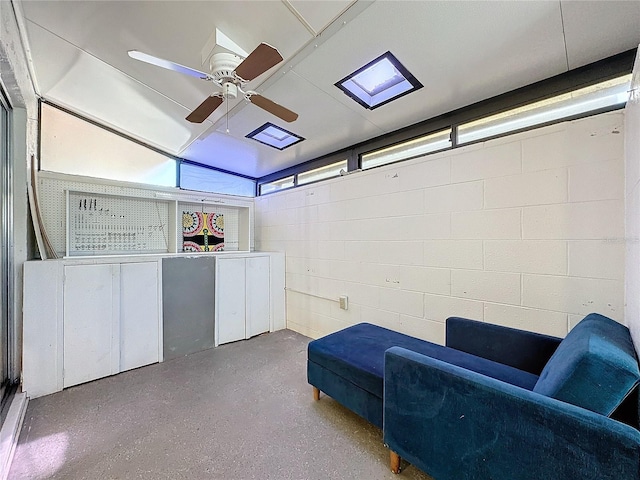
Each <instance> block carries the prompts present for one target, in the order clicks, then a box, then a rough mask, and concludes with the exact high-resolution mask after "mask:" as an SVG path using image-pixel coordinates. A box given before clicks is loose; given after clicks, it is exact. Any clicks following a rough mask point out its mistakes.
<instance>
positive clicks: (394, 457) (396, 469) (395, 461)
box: [389, 450, 400, 473]
mask: <svg viewBox="0 0 640 480" xmlns="http://www.w3.org/2000/svg"><path fill="white" fill-rule="evenodd" d="M389 458H390V459H391V471H392V472H393V473H400V455H398V454H397V453H396V452H393V451H391V450H389Z"/></svg>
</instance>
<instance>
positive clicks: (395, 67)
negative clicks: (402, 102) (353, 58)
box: [335, 52, 422, 110]
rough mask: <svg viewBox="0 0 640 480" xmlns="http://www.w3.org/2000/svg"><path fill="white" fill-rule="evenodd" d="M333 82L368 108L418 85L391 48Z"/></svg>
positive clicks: (392, 98)
mask: <svg viewBox="0 0 640 480" xmlns="http://www.w3.org/2000/svg"><path fill="white" fill-rule="evenodd" d="M335 85H336V87H338V88H339V89H340V90H342V91H343V92H344V93H345V94H347V95H348V96H350V97H351V98H353V99H354V100H355V101H356V102H358V103H359V104H360V105H362V106H363V107H365V108H368V109H369V110H373V109H374V108H378V107H380V106H382V105H384V104H385V103H389V102H390V101H392V100H395V99H396V98H399V97H402V96H403V95H406V94H408V93H411V92H413V91H414V90H418V89H420V88H422V84H421V83H420V82H419V81H418V80H417V79H416V77H414V76H413V75H411V73H410V72H409V71H408V70H407V69H406V68H404V66H403V65H402V64H401V63H400V62H399V61H398V59H397V58H396V57H394V56H393V54H392V53H391V52H387V53H385V54H383V55H380V56H379V57H378V58H376V59H375V60H373V61H371V62H369V63H368V64H367V65H365V66H364V67H362V68H360V69H358V70H356V71H355V72H353V73H352V74H350V75H348V76H346V77H345V78H343V79H342V80H340V81H339V82H338V83H336V84H335Z"/></svg>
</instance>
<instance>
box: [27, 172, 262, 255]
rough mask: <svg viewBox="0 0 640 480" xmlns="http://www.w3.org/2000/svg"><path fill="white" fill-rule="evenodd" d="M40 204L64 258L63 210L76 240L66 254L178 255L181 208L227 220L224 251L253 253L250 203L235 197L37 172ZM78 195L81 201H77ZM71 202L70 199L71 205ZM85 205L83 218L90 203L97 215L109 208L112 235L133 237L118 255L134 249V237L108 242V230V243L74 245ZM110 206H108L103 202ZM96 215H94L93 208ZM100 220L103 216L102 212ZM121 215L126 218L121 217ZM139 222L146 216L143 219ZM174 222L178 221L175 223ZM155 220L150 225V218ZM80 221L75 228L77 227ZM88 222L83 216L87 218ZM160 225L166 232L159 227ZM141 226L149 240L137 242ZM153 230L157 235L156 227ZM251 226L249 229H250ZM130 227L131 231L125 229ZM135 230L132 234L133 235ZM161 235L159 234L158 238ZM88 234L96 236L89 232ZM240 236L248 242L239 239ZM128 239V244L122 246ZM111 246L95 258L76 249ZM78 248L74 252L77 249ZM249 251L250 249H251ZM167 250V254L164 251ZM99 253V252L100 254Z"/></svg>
mask: <svg viewBox="0 0 640 480" xmlns="http://www.w3.org/2000/svg"><path fill="white" fill-rule="evenodd" d="M37 188H38V204H39V206H40V210H41V213H42V218H43V222H44V227H45V229H46V231H47V235H48V236H49V240H50V242H51V244H52V245H53V248H54V249H55V251H56V253H57V254H58V255H59V256H60V257H62V256H65V255H67V211H68V213H69V220H70V222H69V223H70V225H69V227H70V228H71V230H73V233H74V236H73V238H72V236H71V235H69V253H68V255H74V256H75V255H109V254H116V253H129V254H133V253H149V252H156V251H157V252H160V251H162V252H167V251H168V252H169V253H176V252H180V251H182V221H181V220H182V208H183V207H187V208H193V209H194V210H193V211H202V208H203V206H204V208H205V211H208V212H209V211H211V212H214V213H222V214H224V216H225V250H226V251H237V250H249V249H250V248H251V249H252V248H253V245H254V240H253V236H252V235H251V234H250V233H249V232H250V231H253V228H252V227H253V221H254V212H253V200H247V199H244V198H242V199H238V198H235V197H233V196H226V195H215V194H214V195H211V194H207V193H204V192H194V191H181V190H179V189H168V188H163V187H159V188H158V189H152V188H153V187H147V186H145V185H137V184H129V185H128V184H126V183H124V182H122V183H120V184H116V183H113V182H110V181H107V180H102V179H92V178H89V177H77V176H72V175H64V174H58V173H52V172H39V173H38V186H37ZM78 195H80V196H78ZM68 196H69V197H70V199H69V209H68V210H67V197H68ZM71 197H73V200H71ZM85 198H86V200H87V216H88V212H89V201H90V200H96V201H97V204H94V203H93V202H92V203H91V206H92V210H91V211H92V212H93V213H94V214H97V215H99V214H100V213H99V212H100V208H102V209H103V210H102V211H103V212H105V209H109V215H116V217H115V218H114V217H110V222H112V221H113V222H115V220H118V221H120V222H121V223H119V224H118V223H113V226H114V227H122V228H124V230H122V231H120V230H118V229H117V228H116V229H115V231H112V232H111V233H112V234H113V233H116V234H117V233H121V234H122V233H126V234H131V233H135V234H136V235H135V246H136V248H135V249H133V250H128V249H124V250H120V249H119V248H118V247H117V245H121V247H120V248H122V245H129V244H130V245H131V246H133V245H134V241H133V236H132V235H129V236H123V235H121V236H120V237H117V236H116V237H115V239H116V240H118V241H114V237H112V238H111V243H110V242H109V236H108V233H109V232H108V231H107V242H106V243H105V242H99V241H98V237H97V236H96V237H95V238H94V241H93V242H85V241H84V240H83V239H78V241H77V242H76V238H75V233H77V232H79V231H80V230H83V231H84V229H83V228H82V227H80V224H81V223H82V222H81V220H82V218H81V217H78V218H76V217H75V214H76V213H77V214H80V213H82V212H80V200H82V201H83V204H82V207H83V208H82V211H84V199H85ZM105 202H109V203H105ZM94 206H95V207H96V208H97V210H96V211H95V212H94V210H93V207H94ZM103 215H104V213H103ZM121 216H123V217H124V218H121ZM140 217H145V218H146V220H144V221H143V220H142V219H141V218H140ZM176 217H177V218H176ZM152 218H153V219H154V221H149V220H150V219H152ZM76 220H77V221H78V224H77V226H76V224H75V222H76ZM85 220H86V217H85ZM162 225H164V226H165V227H162V230H161V226H162ZM136 226H137V227H139V228H140V227H143V226H144V227H145V233H146V235H147V237H149V227H150V226H151V230H152V235H151V236H152V237H153V241H148V242H147V244H146V245H147V246H146V247H145V246H144V245H145V242H144V241H142V242H140V238H144V237H140V236H139V233H142V231H141V230H140V231H138V230H136V229H135V227H136ZM155 227H157V230H156V228H155ZM250 227H251V228H250ZM127 228H129V230H127ZM131 229H133V230H131ZM160 232H162V234H160ZM87 233H97V232H92V231H91V230H89V231H88V232H87ZM243 235H245V236H246V238H243ZM125 240H126V241H125ZM94 243H95V244H97V245H109V244H111V245H112V247H111V248H112V249H110V248H109V247H104V248H101V249H98V250H97V251H95V253H94V249H93V248H91V247H90V248H88V249H86V248H84V247H83V248H80V245H85V247H86V245H92V244H94ZM76 246H77V247H78V248H76ZM249 246H250V247H249ZM167 249H168V250H167ZM100 250H102V252H100Z"/></svg>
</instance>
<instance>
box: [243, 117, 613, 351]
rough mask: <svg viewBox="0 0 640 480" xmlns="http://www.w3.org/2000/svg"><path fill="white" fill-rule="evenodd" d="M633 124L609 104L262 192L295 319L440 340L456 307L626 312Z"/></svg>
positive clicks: (290, 316)
mask: <svg viewBox="0 0 640 480" xmlns="http://www.w3.org/2000/svg"><path fill="white" fill-rule="evenodd" d="M623 128H624V114H623V113H622V112H620V111H618V112H613V113H607V114H602V115H598V116H593V117H588V118H585V119H581V120H577V121H573V122H565V123H561V124H557V125H553V126H549V127H544V128H540V129H535V130H531V131H528V132H524V133H521V134H516V135H511V136H508V137H504V138H500V139H496V140H492V141H488V142H485V143H481V144H475V145H470V146H468V147H463V148H458V149H455V150H451V151H447V152H442V153H439V154H434V155H427V156H425V157H422V158H419V159H414V160H410V161H406V162H400V163H397V164H394V165H388V166H385V167H381V168H376V169H372V170H369V171H365V172H360V173H353V174H351V175H348V176H344V177H340V178H336V179H333V180H329V181H325V182H320V183H317V184H312V185H308V186H305V187H300V188H296V189H292V190H289V191H283V192H279V193H276V194H272V195H267V196H264V197H259V198H256V201H255V205H256V217H255V220H256V248H257V249H260V250H275V251H284V252H285V253H286V285H287V325H288V328H291V329H293V330H296V331H298V332H300V333H302V334H304V335H308V336H310V337H312V338H317V337H319V336H322V335H325V334H328V333H330V332H333V331H336V330H338V329H341V328H344V327H346V326H348V325H352V324H355V323H358V322H370V323H375V324H378V325H381V326H385V327H388V328H392V329H394V330H398V331H401V332H405V333H408V334H411V335H414V336H417V337H420V338H424V339H427V340H431V341H435V342H438V343H443V342H444V321H445V319H446V318H447V317H449V316H463V317H468V318H474V319H477V320H483V321H486V322H491V323H496V324H501V325H508V326H513V327H517V328H525V329H528V330H532V331H536V332H542V333H547V334H551V335H556V336H564V335H565V334H566V333H567V332H568V330H569V329H570V328H571V327H572V326H573V325H574V324H575V323H576V322H578V321H579V320H580V319H581V318H582V317H583V316H584V315H585V314H587V313H590V312H594V311H595V312H600V313H602V314H604V315H608V316H610V317H612V318H614V319H616V320H618V321H623V317H624V299H623V296H624V253H625V245H624V240H623V239H624V141H623V137H624V135H623V133H624V132H623ZM299 292H303V293H299ZM307 294H309V295H307ZM340 295H347V296H348V297H349V309H348V310H340V308H339V305H338V302H337V300H338V297H339V296H340ZM318 297H324V298H318Z"/></svg>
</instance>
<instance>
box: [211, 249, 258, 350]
mask: <svg viewBox="0 0 640 480" xmlns="http://www.w3.org/2000/svg"><path fill="white" fill-rule="evenodd" d="M270 271H271V269H270V257H269V256H267V255H262V256H247V257H232V258H231V257H229V258H218V259H217V260H216V297H215V327H216V345H220V344H222V343H229V342H235V341H236V340H242V339H245V338H250V337H253V336H255V335H258V334H260V333H264V332H268V331H269V330H271V288H270Z"/></svg>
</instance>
